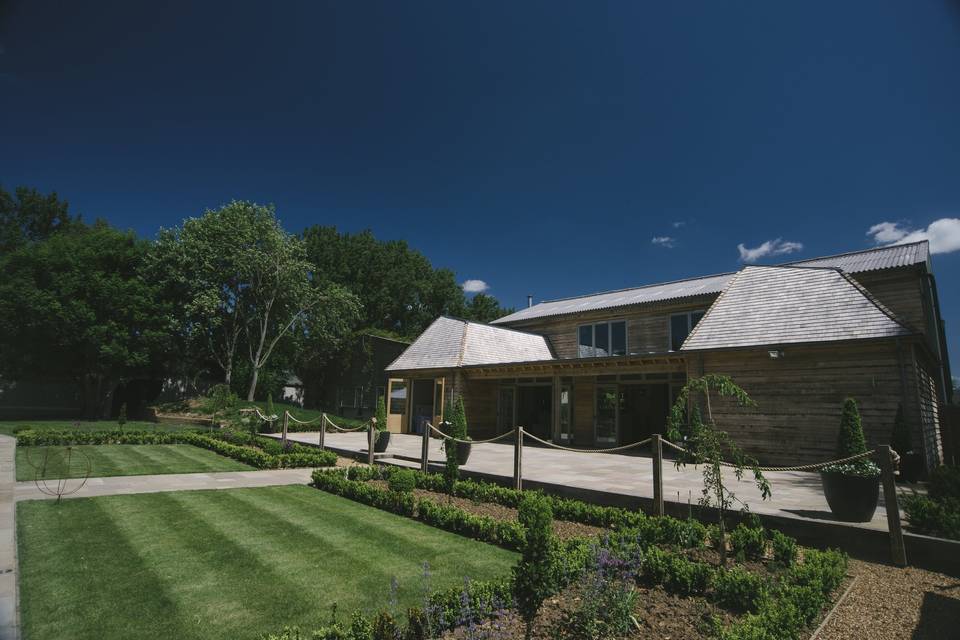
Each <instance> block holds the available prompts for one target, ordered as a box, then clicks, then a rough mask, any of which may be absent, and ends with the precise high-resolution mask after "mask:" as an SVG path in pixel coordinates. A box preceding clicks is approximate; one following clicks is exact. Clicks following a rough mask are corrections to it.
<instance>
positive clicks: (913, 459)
mask: <svg viewBox="0 0 960 640" xmlns="http://www.w3.org/2000/svg"><path fill="white" fill-rule="evenodd" d="M921 473H923V458H921V457H920V454H919V453H917V452H915V451H908V452H907V453H904V454H901V455H900V479H901V480H903V481H904V482H916V481H917V480H919V479H920V474H921Z"/></svg>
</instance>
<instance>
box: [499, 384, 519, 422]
mask: <svg viewBox="0 0 960 640" xmlns="http://www.w3.org/2000/svg"><path fill="white" fill-rule="evenodd" d="M516 399H517V389H516V387H500V396H499V401H498V402H497V433H506V432H507V431H510V430H511V429H513V428H514V427H515V426H517V402H516Z"/></svg>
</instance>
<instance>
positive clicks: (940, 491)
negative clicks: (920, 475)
mask: <svg viewBox="0 0 960 640" xmlns="http://www.w3.org/2000/svg"><path fill="white" fill-rule="evenodd" d="M928 495H929V496H930V497H931V498H933V499H935V500H939V499H941V498H958V499H960V467H958V466H955V465H949V466H942V467H937V468H936V469H934V470H933V471H932V472H930V487H929V494H928Z"/></svg>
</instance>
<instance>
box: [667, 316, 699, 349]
mask: <svg viewBox="0 0 960 640" xmlns="http://www.w3.org/2000/svg"><path fill="white" fill-rule="evenodd" d="M704 313H705V312H703V311H691V312H690V313H675V314H673V315H672V316H670V350H671V351H679V350H680V345H682V344H683V341H684V340H686V339H687V336H689V335H690V332H691V331H693V328H694V327H695V326H697V323H698V322H700V318H702V317H703V314H704Z"/></svg>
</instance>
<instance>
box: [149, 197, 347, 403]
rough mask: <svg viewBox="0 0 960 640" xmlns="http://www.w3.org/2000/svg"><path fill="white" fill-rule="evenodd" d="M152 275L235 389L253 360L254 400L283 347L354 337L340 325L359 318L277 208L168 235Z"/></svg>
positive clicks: (242, 207)
mask: <svg viewBox="0 0 960 640" xmlns="http://www.w3.org/2000/svg"><path fill="white" fill-rule="evenodd" d="M152 269H153V272H154V273H155V274H156V276H157V278H158V280H159V281H161V282H162V283H163V286H164V288H165V290H166V291H168V292H176V295H177V296H178V297H180V298H181V299H182V300H183V301H184V304H183V305H182V326H183V327H184V330H183V335H184V339H185V341H186V342H187V343H188V344H191V345H193V347H194V348H200V349H201V350H202V352H203V353H204V354H206V355H209V356H210V357H212V358H213V359H214V360H215V361H216V362H217V364H218V365H219V366H220V367H221V369H222V370H223V375H224V381H225V382H226V383H227V384H229V383H230V382H231V379H232V376H233V372H234V369H235V366H236V363H237V359H238V358H240V357H244V358H246V359H247V360H248V362H249V367H250V373H251V375H250V383H249V386H248V389H247V399H248V400H253V399H254V396H255V394H256V389H257V382H258V379H259V374H260V370H261V369H262V368H263V367H264V366H266V364H267V363H268V361H269V360H270V357H271V356H272V355H273V354H274V352H275V350H276V349H277V347H278V345H279V344H280V343H281V341H282V340H284V339H285V338H291V339H293V338H294V337H296V338H298V339H299V340H307V339H308V338H309V339H310V340H313V341H314V342H315V343H328V342H329V341H330V340H331V339H332V338H331V333H337V332H341V333H342V334H343V335H345V334H346V333H347V330H348V329H342V330H341V329H340V325H341V324H342V323H341V322H340V321H339V320H336V319H335V318H336V317H337V316H338V315H340V314H342V315H344V317H346V318H347V319H348V321H352V320H353V318H354V317H355V315H356V313H355V306H356V303H355V300H354V299H353V298H352V296H351V295H350V294H349V293H348V292H347V291H345V290H344V289H343V288H341V287H338V286H335V285H334V283H332V282H330V281H328V280H326V279H321V278H317V277H316V276H315V272H314V267H313V265H312V264H311V263H310V262H309V261H308V260H307V256H306V250H305V247H304V245H303V242H302V241H301V240H300V239H299V238H297V237H294V236H291V235H290V234H288V233H287V232H286V231H284V230H283V228H282V227H281V226H280V223H279V222H278V221H277V218H276V215H275V211H274V208H273V207H272V206H262V205H258V204H255V203H252V202H240V201H235V202H231V203H229V204H227V205H225V206H223V207H221V208H220V209H217V210H212V211H207V212H206V213H204V215H203V216H201V217H199V218H191V219H189V220H186V221H185V222H184V223H183V225H182V226H181V227H179V228H176V229H165V230H162V231H161V233H160V236H159V238H158V240H157V244H156V247H155V251H154V256H153V260H152ZM338 335H340V334H339V333H338Z"/></svg>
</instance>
